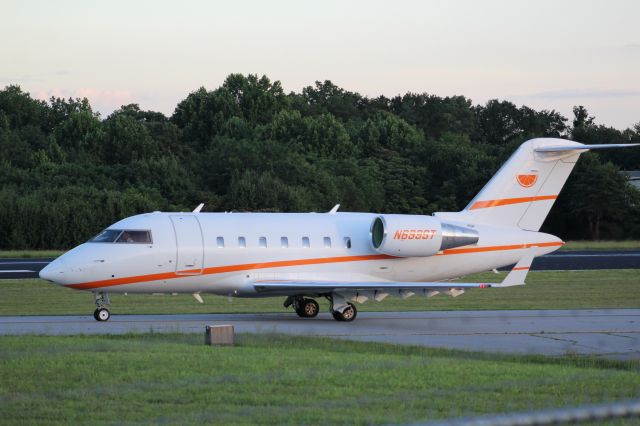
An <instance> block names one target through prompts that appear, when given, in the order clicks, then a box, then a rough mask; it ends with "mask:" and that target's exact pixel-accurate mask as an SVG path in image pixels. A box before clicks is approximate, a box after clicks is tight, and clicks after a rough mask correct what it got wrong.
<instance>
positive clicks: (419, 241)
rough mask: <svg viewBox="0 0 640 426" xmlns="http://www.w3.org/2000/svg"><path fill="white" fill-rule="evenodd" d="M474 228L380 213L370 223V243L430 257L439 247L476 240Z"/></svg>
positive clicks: (398, 253) (384, 250) (388, 250)
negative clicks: (380, 214)
mask: <svg viewBox="0 0 640 426" xmlns="http://www.w3.org/2000/svg"><path fill="white" fill-rule="evenodd" d="M478 239H479V236H478V231H476V230H475V229H471V228H466V227H464V226H459V225H453V224H450V223H444V222H441V221H440V220H439V219H437V218H434V217H433V216H420V215H393V214H392V215H382V216H378V217H376V218H375V219H374V220H373V222H372V223H371V244H372V245H373V248H375V249H376V250H377V251H378V252H380V253H384V254H388V255H391V256H400V257H426V256H433V255H435V254H437V253H438V252H439V251H441V250H446V249H449V248H453V247H461V246H466V245H469V244H475V243H477V242H478Z"/></svg>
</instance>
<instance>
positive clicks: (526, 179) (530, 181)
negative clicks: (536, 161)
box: [516, 174, 538, 188]
mask: <svg viewBox="0 0 640 426" xmlns="http://www.w3.org/2000/svg"><path fill="white" fill-rule="evenodd" d="M516 180H517V181H518V183H519V184H520V186H522V187H524V188H529V187H531V186H533V185H535V184H536V181H537V180H538V175H537V174H535V175H517V176H516Z"/></svg>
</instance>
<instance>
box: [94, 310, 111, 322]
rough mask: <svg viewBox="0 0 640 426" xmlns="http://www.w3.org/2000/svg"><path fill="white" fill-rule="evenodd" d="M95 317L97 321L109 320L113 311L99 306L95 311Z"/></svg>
mask: <svg viewBox="0 0 640 426" xmlns="http://www.w3.org/2000/svg"><path fill="white" fill-rule="evenodd" d="M93 317H94V318H95V319H96V321H100V322H103V321H108V320H109V318H111V313H110V312H109V310H108V309H107V308H98V309H96V310H95V311H94V312H93Z"/></svg>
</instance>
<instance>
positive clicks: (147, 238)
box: [89, 229, 152, 244]
mask: <svg viewBox="0 0 640 426" xmlns="http://www.w3.org/2000/svg"><path fill="white" fill-rule="evenodd" d="M89 242H90V243H125V244H130V243H134V244H135V243H138V244H151V243H152V239H151V231H143V230H131V229H124V230H122V229H105V230H104V231H102V232H101V233H99V234H98V235H96V236H95V237H93V238H92V239H91V240H89Z"/></svg>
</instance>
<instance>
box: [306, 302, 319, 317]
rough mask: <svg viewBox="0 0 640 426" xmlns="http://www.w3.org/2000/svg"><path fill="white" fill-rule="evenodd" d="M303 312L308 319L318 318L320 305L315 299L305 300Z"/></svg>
mask: <svg viewBox="0 0 640 426" xmlns="http://www.w3.org/2000/svg"><path fill="white" fill-rule="evenodd" d="M302 311H303V312H304V316H305V317H307V318H314V317H316V316H318V312H320V305H318V302H316V301H315V300H313V299H304V302H303V303H302Z"/></svg>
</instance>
